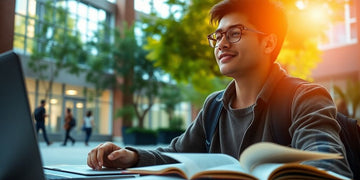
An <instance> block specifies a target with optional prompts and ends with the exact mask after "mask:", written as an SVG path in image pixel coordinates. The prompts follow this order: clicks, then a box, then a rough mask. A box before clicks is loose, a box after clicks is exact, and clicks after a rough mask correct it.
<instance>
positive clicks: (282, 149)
mask: <svg viewBox="0 0 360 180" xmlns="http://www.w3.org/2000/svg"><path fill="white" fill-rule="evenodd" d="M341 158H343V157H342V156H341V155H340V154H335V153H321V152H314V151H303V150H299V149H294V148H290V147H286V146H281V145H278V144H274V143H269V142H261V143H256V144H254V145H252V146H250V147H248V148H246V149H245V150H244V152H243V153H242V154H241V156H240V164H241V166H243V168H244V169H246V170H247V171H249V172H250V171H252V169H254V168H255V167H256V166H257V165H260V164H263V163H291V162H302V161H308V160H319V159H341Z"/></svg>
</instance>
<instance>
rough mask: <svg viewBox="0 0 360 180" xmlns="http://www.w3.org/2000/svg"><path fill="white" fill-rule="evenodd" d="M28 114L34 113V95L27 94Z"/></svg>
mask: <svg viewBox="0 0 360 180" xmlns="http://www.w3.org/2000/svg"><path fill="white" fill-rule="evenodd" d="M28 99H29V106H30V112H31V113H33V112H34V111H35V94H34V93H28Z"/></svg>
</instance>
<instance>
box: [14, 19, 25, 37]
mask: <svg viewBox="0 0 360 180" xmlns="http://www.w3.org/2000/svg"><path fill="white" fill-rule="evenodd" d="M25 28H26V27H25V17H24V16H20V15H16V16H15V33H18V34H19V35H24V34H25Z"/></svg>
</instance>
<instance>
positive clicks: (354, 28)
mask: <svg viewBox="0 0 360 180" xmlns="http://www.w3.org/2000/svg"><path fill="white" fill-rule="evenodd" d="M350 31H351V39H357V38H358V37H357V24H356V23H352V24H351V28H350Z"/></svg>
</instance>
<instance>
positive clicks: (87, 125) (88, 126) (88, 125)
mask: <svg viewBox="0 0 360 180" xmlns="http://www.w3.org/2000/svg"><path fill="white" fill-rule="evenodd" d="M93 127H95V122H94V117H93V116H92V111H90V110H89V111H88V112H87V113H86V116H85V117H84V124H83V130H84V131H85V133H86V136H85V145H86V146H88V145H89V139H90V136H91V133H92V129H93Z"/></svg>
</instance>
